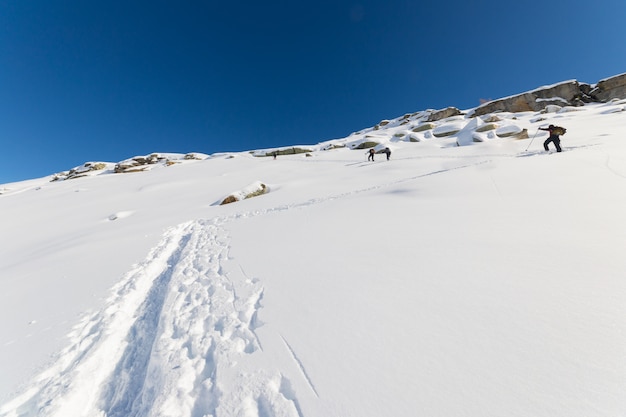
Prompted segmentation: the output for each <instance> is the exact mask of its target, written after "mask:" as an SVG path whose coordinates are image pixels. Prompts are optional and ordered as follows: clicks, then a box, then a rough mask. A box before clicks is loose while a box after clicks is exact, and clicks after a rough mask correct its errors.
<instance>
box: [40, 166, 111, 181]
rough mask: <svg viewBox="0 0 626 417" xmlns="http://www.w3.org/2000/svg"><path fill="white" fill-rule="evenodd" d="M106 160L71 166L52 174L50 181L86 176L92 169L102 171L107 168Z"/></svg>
mask: <svg viewBox="0 0 626 417" xmlns="http://www.w3.org/2000/svg"><path fill="white" fill-rule="evenodd" d="M107 166H108V165H107V163H106V162H85V163H84V164H83V165H81V166H79V167H76V168H72V169H70V170H69V171H65V172H60V173H58V174H54V175H53V176H52V179H51V180H50V182H53V181H64V180H73V179H76V178H81V177H87V176H89V175H91V174H92V173H93V172H94V171H102V170H104V169H106V168H107Z"/></svg>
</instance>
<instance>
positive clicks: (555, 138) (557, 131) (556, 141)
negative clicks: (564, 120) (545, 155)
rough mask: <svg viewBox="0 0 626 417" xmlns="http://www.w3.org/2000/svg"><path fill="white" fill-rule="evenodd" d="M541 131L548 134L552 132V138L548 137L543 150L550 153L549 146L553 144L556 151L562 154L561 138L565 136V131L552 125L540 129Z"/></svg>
mask: <svg viewBox="0 0 626 417" xmlns="http://www.w3.org/2000/svg"><path fill="white" fill-rule="evenodd" d="M539 130H545V131H546V132H550V136H549V137H548V139H546V141H545V142H543V149H545V150H546V151H548V150H549V149H548V144H549V143H550V142H553V143H554V147H555V148H556V151H557V152H561V138H560V137H559V136H560V135H563V134H565V129H563V128H562V127H559V126H555V125H550V126H548V127H547V128H545V127H540V128H539Z"/></svg>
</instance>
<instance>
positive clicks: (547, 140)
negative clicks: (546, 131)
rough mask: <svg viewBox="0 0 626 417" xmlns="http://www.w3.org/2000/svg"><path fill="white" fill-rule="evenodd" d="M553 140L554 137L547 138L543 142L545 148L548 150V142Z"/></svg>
mask: <svg viewBox="0 0 626 417" xmlns="http://www.w3.org/2000/svg"><path fill="white" fill-rule="evenodd" d="M550 142H552V138H548V139H546V141H545V142H544V143H543V149H545V150H546V151H547V150H548V143H550Z"/></svg>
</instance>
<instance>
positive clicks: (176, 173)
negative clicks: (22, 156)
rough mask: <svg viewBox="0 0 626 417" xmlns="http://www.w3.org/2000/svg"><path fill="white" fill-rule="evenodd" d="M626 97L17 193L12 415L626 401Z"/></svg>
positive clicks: (9, 289)
mask: <svg viewBox="0 0 626 417" xmlns="http://www.w3.org/2000/svg"><path fill="white" fill-rule="evenodd" d="M625 109H626V101H624V100H622V101H620V100H615V101H613V102H611V103H608V104H597V105H588V106H585V107H584V108H576V109H574V108H564V109H561V111H559V112H554V113H549V114H539V113H522V114H516V115H510V114H509V115H501V117H502V118H503V120H501V121H500V122H498V124H499V126H500V127H499V129H502V131H507V130H513V131H517V130H520V129H523V128H526V129H528V131H529V134H530V136H531V138H530V139H524V140H514V139H507V138H499V137H497V136H496V135H493V134H491V135H489V133H485V134H480V135H475V134H474V133H475V132H474V133H472V132H470V131H469V130H468V129H469V128H468V129H465V130H461V131H460V132H459V134H458V135H456V136H450V137H445V138H435V137H432V136H429V135H428V132H426V133H424V132H422V133H418V134H415V135H414V137H416V139H417V140H420V142H417V143H411V142H408V141H405V140H406V139H407V137H408V136H407V135H404V136H402V132H405V131H406V126H404V125H402V124H401V120H403V119H400V118H399V119H394V120H392V121H391V122H390V123H389V124H388V125H387V127H386V128H385V129H381V130H378V131H376V132H374V131H373V130H372V129H366V130H364V131H361V132H358V133H355V134H353V135H351V136H350V137H348V138H344V139H338V140H335V141H330V142H329V143H324V144H320V145H317V146H315V147H314V149H313V152H311V156H310V157H306V156H304V155H303V154H299V155H293V156H279V157H278V158H277V159H276V160H273V159H272V158H258V157H255V156H253V155H252V154H250V153H236V154H219V155H212V156H210V157H208V158H207V159H205V160H202V161H181V163H180V164H177V165H174V166H170V167H163V166H155V167H154V169H152V170H150V171H148V172H142V173H134V174H113V173H111V172H110V171H104V172H101V173H99V174H100V175H95V176H91V177H88V178H78V179H74V180H67V181H57V182H49V179H50V178H42V179H36V180H30V181H23V182H19V183H13V184H5V185H2V186H0V192H1V193H2V195H0V213H1V214H2V217H1V221H0V233H1V234H2V236H3V242H4V243H3V247H2V257H1V259H0V280H1V281H0V285H2V289H3V291H2V292H1V293H0V309H1V311H0V313H1V314H0V317H1V318H0V320H1V323H2V327H1V328H2V332H1V337H2V339H0V353H1V354H0V369H2V376H1V379H0V399H2V400H3V405H1V406H0V416H109V417H112V416H194V417H200V416H216V417H218V416H219V417H222V416H246V417H253V416H254V417H256V416H258V417H270V416H298V417H313V416H320V417H321V416H342V417H343V416H359V417H363V416H381V415H387V416H415V415H429V416H466V415H469V416H475V415H481V416H503V415H507V416H529V415H532V416H555V415H563V416H565V415H566V416H581V417H582V416H585V417H587V416H609V415H621V414H622V413H623V411H624V410H625V409H626V397H625V396H624V395H623V393H624V391H625V389H626V355H624V353H625V352H626V331H625V330H626V314H625V313H626V307H625V306H626V280H624V276H625V275H626V274H625V272H626V258H625V257H624V256H623V253H622V252H623V248H624V246H625V244H626V223H625V222H624V213H625V212H626V197H625V195H626V193H625V191H626V142H625V141H624V140H625V134H626V123H625V122H626V111H624V110H625ZM416 123H417V122H416ZM469 123H471V121H470V119H467V118H463V117H461V118H458V117H457V118H452V119H450V120H444V121H441V122H439V126H438V128H440V130H442V131H443V130H445V129H446V128H447V127H446V125H447V126H448V127H449V126H450V125H453V124H454V125H460V127H463V126H466V125H467V124H469ZM549 123H554V124H559V125H562V126H565V127H567V129H568V133H567V134H566V135H565V136H564V137H563V140H562V146H563V147H564V149H565V152H563V153H560V154H559V153H549V154H548V153H544V152H543V150H542V145H541V143H542V142H543V140H545V138H546V136H545V134H544V133H543V132H539V134H538V135H537V136H536V137H534V139H533V136H534V135H535V133H536V132H537V127H539V126H546V125H547V124H549ZM473 128H474V127H472V129H473ZM367 136H369V137H370V139H371V137H374V136H375V137H376V138H377V139H379V140H382V145H381V146H389V147H391V148H392V151H393V154H392V156H391V161H389V162H387V161H385V160H384V155H376V162H374V163H368V162H367V161H366V155H365V154H364V153H365V150H351V149H350V147H352V146H354V145H355V144H358V143H360V142H362V141H363V140H365V139H366V137H367ZM468 138H470V140H469V142H468V141H467V139H468ZM471 138H474V139H480V140H484V142H483V143H473V142H472V139H471ZM457 141H460V142H463V143H464V144H465V143H468V144H471V145H470V146H461V147H457V146H456V142H457ZM531 141H532V144H531ZM331 143H334V144H346V145H348V147H346V148H341V149H333V150H325V151H324V150H322V149H324V148H328V147H329V145H330V144H331ZM529 145H530V146H529ZM551 146H552V145H551ZM527 148H529V149H528V151H526V149H527ZM257 181H260V182H263V183H265V184H267V185H268V187H269V190H270V192H269V193H268V194H265V195H263V196H259V197H255V198H252V199H249V200H244V201H241V202H237V203H233V204H229V205H225V206H218V205H216V203H217V202H219V201H221V199H223V198H224V197H225V196H227V195H229V194H232V193H237V192H238V191H240V190H243V189H245V188H246V187H247V186H249V185H250V184H254V183H256V182H257Z"/></svg>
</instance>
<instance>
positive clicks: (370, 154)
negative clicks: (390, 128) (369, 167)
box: [367, 149, 375, 162]
mask: <svg viewBox="0 0 626 417" xmlns="http://www.w3.org/2000/svg"><path fill="white" fill-rule="evenodd" d="M374 153H375V152H374V149H370V150H369V152H368V154H369V155H368V157H367V160H368V161H369V160H370V159H371V160H372V162H373V161H374Z"/></svg>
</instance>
